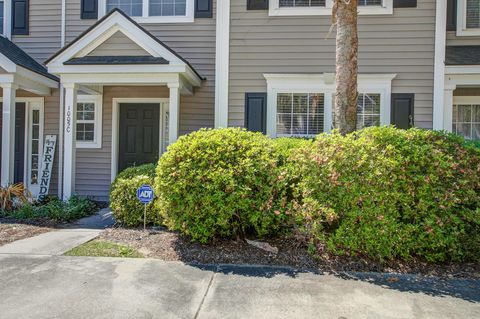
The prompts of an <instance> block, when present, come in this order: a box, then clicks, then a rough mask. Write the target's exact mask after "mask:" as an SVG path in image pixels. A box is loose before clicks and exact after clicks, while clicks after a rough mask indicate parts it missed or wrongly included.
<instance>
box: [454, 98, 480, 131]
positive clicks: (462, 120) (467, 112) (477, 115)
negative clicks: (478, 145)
mask: <svg viewBox="0 0 480 319" xmlns="http://www.w3.org/2000/svg"><path fill="white" fill-rule="evenodd" d="M452 132H454V133H456V134H458V135H462V136H463V137H465V138H466V139H480V105H476V104H475V105H469V104H457V105H453V114H452Z"/></svg>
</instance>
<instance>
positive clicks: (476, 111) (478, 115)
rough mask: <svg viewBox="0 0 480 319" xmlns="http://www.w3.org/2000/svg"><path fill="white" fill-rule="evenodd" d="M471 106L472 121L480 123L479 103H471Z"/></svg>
mask: <svg viewBox="0 0 480 319" xmlns="http://www.w3.org/2000/svg"><path fill="white" fill-rule="evenodd" d="M472 107H473V122H477V123H480V105H472Z"/></svg>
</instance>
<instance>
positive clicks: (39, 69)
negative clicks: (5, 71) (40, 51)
mask: <svg viewBox="0 0 480 319" xmlns="http://www.w3.org/2000/svg"><path fill="white" fill-rule="evenodd" d="M0 53H1V54H3V55H4V56H5V57H6V58H7V59H9V60H10V61H12V62H13V63H15V64H16V65H18V66H21V67H23V68H25V69H28V70H30V71H32V72H35V73H38V74H40V75H43V76H45V77H47V78H50V79H52V80H54V81H57V82H58V78H57V77H56V76H55V75H53V74H50V73H48V71H47V68H46V67H45V66H43V65H41V64H40V63H38V62H37V61H36V60H35V59H34V58H32V57H31V56H30V55H28V54H27V53H26V52H25V51H23V50H22V49H21V48H20V47H19V46H17V45H16V44H15V43H13V42H11V41H10V40H8V39H7V38H5V37H2V36H0Z"/></svg>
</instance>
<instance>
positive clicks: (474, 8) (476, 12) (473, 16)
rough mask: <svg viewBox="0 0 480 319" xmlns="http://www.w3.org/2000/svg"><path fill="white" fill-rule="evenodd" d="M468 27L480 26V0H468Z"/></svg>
mask: <svg viewBox="0 0 480 319" xmlns="http://www.w3.org/2000/svg"><path fill="white" fill-rule="evenodd" d="M466 19H467V29H477V28H480V1H479V0H467V18H466Z"/></svg>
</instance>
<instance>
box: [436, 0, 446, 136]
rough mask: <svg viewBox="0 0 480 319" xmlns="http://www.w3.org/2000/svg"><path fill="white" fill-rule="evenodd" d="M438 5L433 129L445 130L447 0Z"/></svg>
mask: <svg viewBox="0 0 480 319" xmlns="http://www.w3.org/2000/svg"><path fill="white" fill-rule="evenodd" d="M436 3H437V8H436V15H435V61H434V82H433V129H434V130H443V129H444V125H443V121H444V108H445V92H444V90H445V50H446V45H447V39H446V38H447V0H437V1H436Z"/></svg>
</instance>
